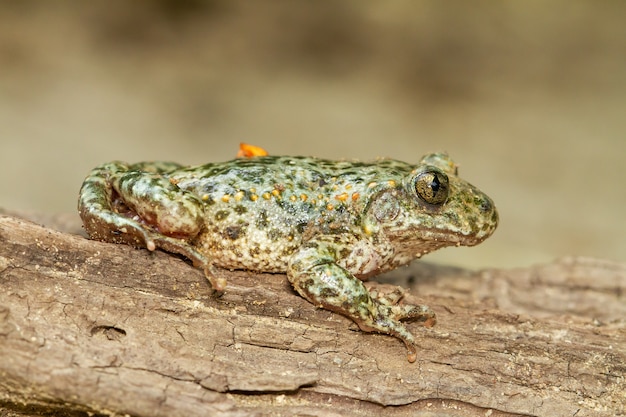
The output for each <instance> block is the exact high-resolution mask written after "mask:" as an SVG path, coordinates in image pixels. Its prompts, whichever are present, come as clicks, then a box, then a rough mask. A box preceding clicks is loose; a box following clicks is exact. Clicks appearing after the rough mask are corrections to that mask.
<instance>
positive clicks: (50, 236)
mask: <svg viewBox="0 0 626 417" xmlns="http://www.w3.org/2000/svg"><path fill="white" fill-rule="evenodd" d="M222 273H223V274H224V277H226V278H227V279H228V287H227V289H226V292H225V293H224V294H223V295H222V296H221V297H216V296H215V295H214V294H213V293H212V291H211V289H210V286H209V285H208V283H207V282H206V280H205V278H204V276H203V275H202V273H201V271H199V270H197V269H194V268H193V267H191V266H190V265H189V264H187V263H186V262H185V260H183V259H181V258H178V257H175V256H172V255H168V254H165V253H163V252H156V253H149V252H148V251H146V250H138V249H133V248H130V247H127V246H123V245H112V244H106V243H100V242H95V241H90V240H87V239H85V238H83V237H81V236H78V235H73V234H68V233H63V232H58V231H54V230H51V229H47V228H43V227H41V226H38V225H36V224H33V223H30V222H29V221H26V220H21V219H17V218H14V217H10V216H0V358H2V360H0V410H10V411H12V412H14V413H16V412H18V411H19V412H20V413H26V414H29V413H30V414H31V415H34V414H37V413H44V412H48V413H49V412H51V410H52V411H54V410H57V411H62V412H63V413H66V415H82V414H83V413H96V414H124V413H127V414H130V415H135V416H144V415H145V416H161V415H162V416H195V415H216V416H239V415H247V414H250V413H253V412H254V413H259V414H270V413H273V414H272V415H293V414H311V415H319V414H324V413H328V414H331V415H332V413H335V414H336V415H354V416H360V415H368V414H371V413H380V412H381V410H383V408H384V412H385V415H390V416H405V415H414V414H417V413H419V412H420V411H423V412H426V411H428V412H429V413H431V414H429V415H433V416H437V415H464V416H484V415H491V416H512V415H533V416H534V415H537V416H557V415H558V416H573V415H575V416H577V417H581V416H596V415H598V416H599V415H607V413H608V414H611V415H612V414H614V415H619V414H624V413H626V394H625V392H626V382H625V373H626V365H625V364H626V325H625V320H624V317H626V303H625V302H624V293H625V290H626V266H624V265H622V264H618V263H612V262H608V261H600V260H593V259H582V258H570V259H562V260H560V261H557V262H555V263H553V264H549V265H544V266H539V267H536V268H529V269H515V270H488V271H482V272H480V273H472V272H469V271H465V270H456V269H452V268H446V267H437V266H433V265H429V264H424V263H415V264H414V265H413V266H412V267H411V268H404V269H401V270H399V271H395V272H394V273H392V274H388V275H387V276H385V277H382V278H381V279H380V280H378V281H380V282H383V284H373V285H389V284H394V285H397V284H399V285H402V286H404V287H409V286H410V287H411V288H412V291H411V293H412V294H413V295H408V296H407V297H408V298H409V299H410V300H411V302H423V303H425V304H428V305H430V306H431V307H432V308H433V309H434V310H435V311H436V312H437V314H438V324H437V325H436V326H435V327H434V328H432V329H424V328H420V327H419V326H417V325H410V324H409V326H410V327H411V329H412V331H413V332H414V334H415V335H416V336H417V337H418V338H419V340H420V349H419V350H418V355H419V356H418V360H417V362H416V363H414V364H409V363H408V362H407V361H406V352H405V348H404V345H403V344H402V343H401V342H400V341H399V340H397V339H395V338H392V337H389V336H383V335H374V334H368V333H363V332H361V331H359V330H358V328H357V327H356V326H355V325H354V324H353V323H352V322H351V321H350V320H348V319H346V318H344V317H342V316H339V315H337V314H334V313H331V312H328V311H325V310H319V309H316V308H315V307H314V306H313V305H311V304H309V303H308V302H306V301H305V300H303V299H302V298H301V297H299V296H298V295H296V293H295V292H294V291H293V290H292V289H291V287H290V285H289V283H288V281H287V280H286V279H285V277H284V275H280V274H274V275H272V274H254V273H250V272H246V271H234V272H229V271H222ZM417 294H419V296H420V299H419V300H416V299H414V296H415V295H417ZM390 405H393V406H396V407H385V406H390ZM489 410H491V411H489ZM489 412H490V413H491V414H489ZM455 413H456V414H455Z"/></svg>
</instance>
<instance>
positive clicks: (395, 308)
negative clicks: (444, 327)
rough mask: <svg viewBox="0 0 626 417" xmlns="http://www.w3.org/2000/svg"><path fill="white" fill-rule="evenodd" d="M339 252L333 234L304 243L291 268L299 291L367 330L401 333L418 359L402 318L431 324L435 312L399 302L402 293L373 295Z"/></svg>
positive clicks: (411, 354)
mask: <svg viewBox="0 0 626 417" xmlns="http://www.w3.org/2000/svg"><path fill="white" fill-rule="evenodd" d="M339 252H340V247H337V245H336V244H335V243H334V239H333V238H332V237H330V238H329V237H323V236H322V237H321V238H316V239H313V240H310V241H308V242H307V243H304V244H303V247H302V248H301V249H300V250H299V251H298V252H297V253H295V254H294V255H293V256H292V258H291V259H290V262H289V267H288V270H287V275H288V277H289V280H290V281H291V283H292V284H293V286H294V288H295V289H296V291H298V293H299V294H300V295H302V296H303V297H304V298H306V299H307V300H308V301H310V302H311V303H313V304H315V305H316V306H319V307H322V308H325V309H327V310H331V311H334V312H337V313H340V314H342V315H344V316H347V317H349V318H350V319H352V320H353V321H354V322H355V323H356V324H357V325H358V326H359V328H361V330H363V331H367V332H380V333H385V334H389V335H391V336H395V337H397V338H398V339H400V340H402V341H403V342H404V344H405V345H406V347H407V350H408V356H407V359H408V360H409V362H415V360H416V359H417V350H416V342H415V338H414V337H413V335H412V334H411V333H410V332H409V331H408V329H407V328H406V327H405V326H404V324H402V323H401V320H411V321H420V322H422V323H424V325H425V326H427V327H431V326H433V325H434V324H435V322H436V318H435V313H434V312H433V311H432V310H431V309H430V308H429V307H427V306H422V305H409V304H397V302H398V301H399V299H400V298H401V297H386V296H383V295H380V297H379V296H378V295H377V296H376V297H373V296H372V294H371V293H370V292H369V291H368V290H367V288H366V287H365V285H363V282H361V280H359V279H358V278H356V277H355V276H354V275H353V274H352V273H350V271H348V270H347V269H346V268H344V267H342V266H340V265H339V264H338V263H337V261H338V259H337V254H338V253H339Z"/></svg>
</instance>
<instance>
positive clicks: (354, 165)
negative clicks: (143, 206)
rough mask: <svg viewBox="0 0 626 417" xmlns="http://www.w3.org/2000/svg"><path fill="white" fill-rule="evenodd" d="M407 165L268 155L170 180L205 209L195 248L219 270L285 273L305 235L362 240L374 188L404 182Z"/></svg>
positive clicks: (199, 169)
mask: <svg viewBox="0 0 626 417" xmlns="http://www.w3.org/2000/svg"><path fill="white" fill-rule="evenodd" d="M410 169H411V167H410V166H409V165H408V164H405V163H403V162H399V161H393V160H381V161H376V162H374V163H364V162H349V161H329V160H323V159H316V158H308V157H284V156H268V157H256V158H251V159H237V160H234V161H230V162H226V163H219V164H207V165H203V166H199V167H192V168H185V169H181V170H177V171H176V172H174V173H171V174H170V178H171V179H172V180H173V181H175V182H176V184H177V185H178V186H179V187H180V188H182V189H184V190H187V191H190V192H192V193H193V194H195V195H196V196H197V197H198V198H199V199H200V200H201V201H202V202H203V203H204V207H205V209H204V212H205V228H204V230H203V231H202V232H201V233H200V234H199V235H198V236H197V237H196V239H195V242H194V245H195V246H196V247H197V248H198V249H199V250H201V251H202V252H203V253H205V254H207V255H209V256H210V257H211V258H212V259H213V260H214V262H215V264H216V265H218V266H222V267H227V268H243V269H250V270H257V271H266V272H284V271H285V268H286V265H287V262H288V258H289V256H290V255H291V254H292V253H293V252H294V251H295V250H297V249H298V248H299V247H300V245H301V243H302V240H303V237H304V235H310V234H315V233H336V232H342V231H348V230H349V231H352V232H354V233H357V234H358V233H360V227H361V224H360V215H361V213H362V211H363V209H364V207H365V205H366V203H367V198H368V192H369V191H370V190H371V188H372V184H373V183H374V182H375V181H377V180H381V179H384V180H385V181H388V180H392V178H398V179H399V178H401V177H402V176H403V175H404V174H406V173H407V172H408V171H410Z"/></svg>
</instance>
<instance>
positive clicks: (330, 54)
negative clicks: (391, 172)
mask: <svg viewBox="0 0 626 417" xmlns="http://www.w3.org/2000/svg"><path fill="white" fill-rule="evenodd" d="M625 15H626V3H624V2H620V1H605V2H601V3H596V2H571V1H565V0H563V1H552V2H543V1H524V2H522V1H520V2H505V3H501V2H497V3H494V2H471V3H466V2H462V1H458V2H445V3H440V2H437V1H419V2H414V1H395V2H374V1H361V0H359V1H356V0H355V1H345V2H341V3H339V2H309V1H291V0H290V1H286V0H285V1H269V2H245V1H226V0H224V1H206V2H203V1H193V0H187V1H173V0H172V1H155V2H147V1H144V2H142V1H136V2H123V1H96V2H56V3H55V4H54V5H51V3H48V2H35V1H20V2H12V3H9V2H1V3H0V174H1V175H2V181H0V206H1V207H4V208H8V209H12V210H37V211H40V212H48V213H54V212H73V211H74V210H75V202H76V194H77V191H78V188H79V187H80V183H81V181H82V179H83V178H84V176H85V175H86V174H87V172H88V171H89V170H90V169H91V168H92V167H93V166H95V165H97V164H99V163H102V162H105V161H108V160H112V159H121V160H127V161H139V160H149V159H168V160H176V161H178V162H182V163H189V164H198V163H203V162H210V161H222V160H226V159H230V158H231V157H233V156H234V154H235V152H236V151H237V148H238V143H239V142H240V141H247V142H250V143H253V144H256V145H261V146H263V147H265V148H267V149H268V150H269V151H270V152H271V153H272V154H304V155H315V156H322V157H329V158H341V157H347V158H359V159H371V158H374V157H377V156H389V157H393V158H399V159H404V160H407V161H417V160H418V159H419V157H420V156H421V155H422V154H423V153H425V152H428V151H433V150H447V151H449V152H450V154H451V155H452V156H453V157H454V158H455V159H456V160H457V162H459V163H460V164H461V166H462V167H461V174H462V176H463V177H465V178H466V179H468V180H469V181H471V182H473V183H475V184H476V185H478V186H479V187H480V188H482V189H483V190H484V191H486V192H487V193H488V194H489V195H491V196H492V197H493V199H494V200H495V201H496V204H497V206H498V208H499V211H500V214H501V226H500V228H499V230H498V231H497V232H496V234H495V235H494V236H493V237H492V238H491V239H490V240H488V241H487V242H485V243H484V244H483V245H481V246H479V247H477V248H471V249H451V250H446V251H443V252H441V253H437V254H433V255H431V256H430V257H429V258H428V259H429V260H431V261H432V260H435V261H438V262H445V263H448V264H453V265H462V266H472V267H478V266H501V267H511V266H524V265H530V264H534V263H537V262H543V261H547V260H551V259H553V258H555V257H557V256H560V255H565V254H582V255H590V256H597V257H603V258H609V259H616V260H621V261H626V239H625V238H624V236H626V222H625V221H624V215H623V212H624V207H625V204H626V191H625V188H624V184H625V182H626V181H625V180H626V174H625V171H624V169H623V168H624V165H626V140H625V138H624V133H625V132H626V117H625V115H626V82H625V81H626V54H625V53H624V51H625V50H626V49H625V48H624V46H625V45H624V44H625V39H626V26H624V24H623V22H624V17H625Z"/></svg>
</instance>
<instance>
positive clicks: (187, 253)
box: [153, 235, 226, 292]
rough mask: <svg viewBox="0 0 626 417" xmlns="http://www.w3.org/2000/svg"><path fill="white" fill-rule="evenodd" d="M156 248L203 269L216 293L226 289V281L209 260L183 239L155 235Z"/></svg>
mask: <svg viewBox="0 0 626 417" xmlns="http://www.w3.org/2000/svg"><path fill="white" fill-rule="evenodd" d="M153 241H154V244H155V247H158V248H159V249H162V250H164V251H166V252H171V253H177V254H179V255H183V256H184V257H185V258H187V259H189V260H191V262H193V266H195V267H196V268H200V269H202V271H203V272H204V276H205V277H206V278H207V279H208V280H209V282H210V283H211V286H212V287H213V289H214V290H215V291H218V292H221V291H224V289H225V288H226V279H225V278H221V277H218V276H217V271H216V269H215V267H214V266H213V263H212V262H211V260H210V259H209V258H207V257H206V256H204V255H203V254H202V253H200V252H199V251H198V250H197V249H196V248H194V247H193V246H192V245H190V244H189V243H188V242H187V241H185V240H183V239H177V238H173V237H168V236H163V235H154V239H153Z"/></svg>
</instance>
